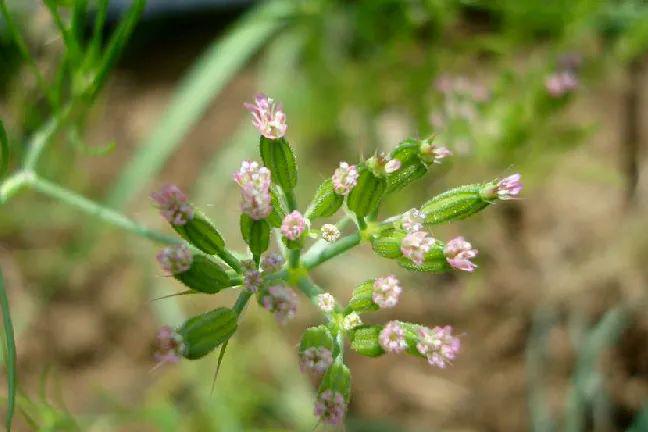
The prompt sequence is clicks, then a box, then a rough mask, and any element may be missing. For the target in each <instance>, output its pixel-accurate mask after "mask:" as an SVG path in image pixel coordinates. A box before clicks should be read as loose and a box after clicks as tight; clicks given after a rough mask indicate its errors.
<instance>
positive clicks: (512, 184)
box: [495, 173, 523, 200]
mask: <svg viewBox="0 0 648 432" xmlns="http://www.w3.org/2000/svg"><path fill="white" fill-rule="evenodd" d="M521 178H522V176H521V175H520V174H518V173H515V174H512V175H510V176H508V177H506V178H505V179H502V180H500V181H499V183H497V189H496V191H495V193H496V194H497V197H498V198H499V199H501V200H509V199H515V198H517V196H518V195H519V194H520V191H522V186H523V185H522V182H521V181H520V179H521Z"/></svg>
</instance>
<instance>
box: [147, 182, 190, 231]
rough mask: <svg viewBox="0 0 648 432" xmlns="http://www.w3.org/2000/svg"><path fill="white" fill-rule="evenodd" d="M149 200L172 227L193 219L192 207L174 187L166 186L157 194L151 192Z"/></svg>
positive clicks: (185, 197)
mask: <svg viewBox="0 0 648 432" xmlns="http://www.w3.org/2000/svg"><path fill="white" fill-rule="evenodd" d="M151 199H152V200H153V201H155V206H156V207H157V208H158V209H159V210H160V214H162V216H163V217H164V218H165V219H166V220H167V221H169V223H170V224H172V225H184V224H186V223H187V222H189V221H190V220H191V219H192V218H193V215H194V210H193V207H192V206H191V204H189V203H188V201H187V196H186V195H185V194H184V193H183V192H182V191H181V190H180V188H178V186H176V185H172V184H170V185H166V186H164V187H162V189H160V190H159V191H158V192H153V193H152V194H151Z"/></svg>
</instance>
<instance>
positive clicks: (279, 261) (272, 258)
mask: <svg viewBox="0 0 648 432" xmlns="http://www.w3.org/2000/svg"><path fill="white" fill-rule="evenodd" d="M283 265H284V257H283V256H281V254H278V253H269V254H267V255H265V256H264V257H263V260H262V261H261V268H262V269H263V271H264V272H268V273H274V272H276V271H279V270H281V267H282V266H283Z"/></svg>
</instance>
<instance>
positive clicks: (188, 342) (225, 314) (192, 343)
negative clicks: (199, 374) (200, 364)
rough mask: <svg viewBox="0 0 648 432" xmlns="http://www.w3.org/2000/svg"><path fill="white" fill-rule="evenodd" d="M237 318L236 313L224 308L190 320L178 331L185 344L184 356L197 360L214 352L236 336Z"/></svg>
mask: <svg viewBox="0 0 648 432" xmlns="http://www.w3.org/2000/svg"><path fill="white" fill-rule="evenodd" d="M237 318H238V317H237V315H236V313H235V312H234V311H232V310H231V309H228V308H224V307H222V308H218V309H214V310H213V311H210V312H207V313H204V314H201V315H198V316H195V317H193V318H189V319H188V320H187V321H185V323H184V324H183V325H182V326H181V327H180V329H178V334H179V335H180V336H181V337H182V341H183V342H184V349H183V352H182V355H183V356H184V357H185V358H188V359H189V360H196V359H199V358H201V357H204V356H206V355H207V354H209V353H210V352H212V351H213V350H214V349H215V348H216V347H217V346H219V345H220V344H222V343H224V342H226V341H227V340H228V339H229V338H230V337H231V336H232V335H233V334H234V332H235V331H236V327H237V322H236V321H237Z"/></svg>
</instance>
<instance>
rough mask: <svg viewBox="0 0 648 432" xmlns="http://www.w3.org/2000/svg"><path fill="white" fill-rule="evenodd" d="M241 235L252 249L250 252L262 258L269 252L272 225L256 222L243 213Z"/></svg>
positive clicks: (262, 221)
mask: <svg viewBox="0 0 648 432" xmlns="http://www.w3.org/2000/svg"><path fill="white" fill-rule="evenodd" d="M240 223H241V235H242V236H243V240H245V243H247V245H248V246H249V247H250V252H252V254H253V255H255V256H260V255H261V254H262V253H263V252H265V251H266V250H268V246H269V244H270V225H269V224H268V222H267V221H265V220H263V219H262V220H254V219H252V218H251V217H250V216H248V215H246V214H245V213H243V214H242V215H241V221H240Z"/></svg>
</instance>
